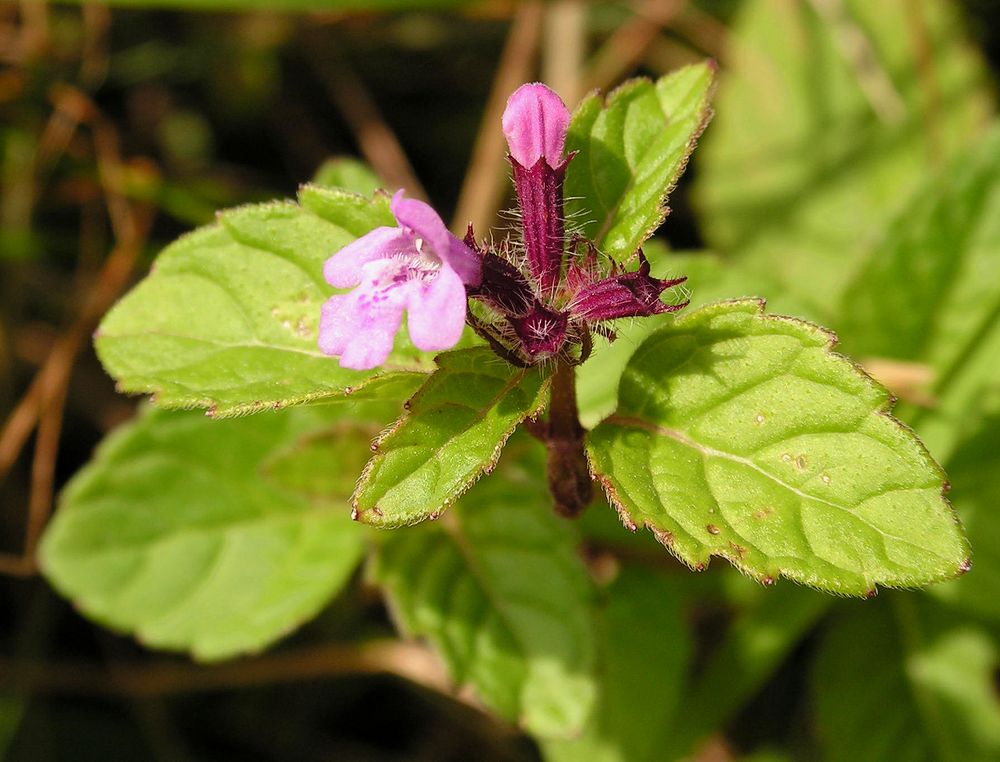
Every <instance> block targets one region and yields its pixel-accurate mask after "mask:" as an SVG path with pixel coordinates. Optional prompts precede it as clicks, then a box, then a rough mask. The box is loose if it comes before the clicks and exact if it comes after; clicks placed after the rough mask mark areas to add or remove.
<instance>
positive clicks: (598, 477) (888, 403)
mask: <svg viewBox="0 0 1000 762" xmlns="http://www.w3.org/2000/svg"><path fill="white" fill-rule="evenodd" d="M766 305H767V300H766V299H764V298H763V297H755V298H754V297H751V298H744V299H732V300H726V301H721V302H714V303H712V304H707V305H705V306H704V307H700V308H698V309H696V310H693V311H692V312H689V313H687V314H686V315H684V316H683V317H680V318H677V319H676V320H675V321H674V323H673V325H681V326H683V324H684V323H689V322H694V321H695V320H696V319H700V318H701V317H703V313H706V312H712V311H715V310H718V308H719V307H721V306H741V307H744V308H752V311H753V313H754V314H755V315H756V316H758V317H760V318H762V319H764V320H770V321H775V322H780V323H785V324H792V325H795V326H799V327H802V328H805V329H806V330H808V331H811V332H815V333H816V334H819V335H823V336H825V337H826V344H825V345H824V347H823V349H824V350H825V351H826V352H827V353H828V354H829V355H831V356H833V357H834V358H836V359H839V360H841V361H842V362H843V363H844V364H846V365H847V366H849V367H850V368H851V369H853V371H854V372H855V373H856V374H857V375H858V376H860V377H862V378H863V379H866V380H867V383H868V385H869V387H870V388H872V389H874V390H876V391H878V392H880V393H881V394H880V396H881V397H882V398H883V399H882V403H881V404H880V405H879V407H877V408H875V409H874V410H873V411H872V412H873V413H874V414H875V415H880V416H883V417H885V418H887V419H888V420H889V421H890V422H891V423H892V424H894V425H895V426H896V427H898V428H899V429H900V430H901V431H903V432H905V433H907V434H908V435H909V438H910V439H911V441H913V442H914V444H916V446H917V449H918V451H919V453H920V454H921V456H922V457H923V459H924V461H925V463H926V464H927V465H928V467H930V469H931V471H933V472H934V474H935V475H936V476H937V477H938V478H939V479H940V481H941V493H940V495H941V502H942V503H943V506H944V508H945V509H946V510H947V511H948V513H949V514H950V515H951V519H952V521H953V522H954V524H955V526H956V527H957V528H958V530H959V534H960V536H961V540H962V546H963V548H964V550H965V558H964V560H963V561H961V562H960V563H959V565H958V566H957V568H956V569H955V571H954V572H953V573H952V574H950V575H946V576H940V577H937V578H935V579H933V580H929V581H928V582H926V583H920V582H918V583H914V584H912V585H894V584H891V583H884V582H882V583H879V584H881V586H882V587H886V588H890V589H908V588H914V587H918V586H921V585H923V584H931V583H933V582H944V581H946V580H949V579H955V578H957V577H960V576H962V575H963V574H965V573H966V572H968V571H969V570H970V569H971V568H972V550H971V547H970V546H969V540H968V537H967V536H966V534H965V531H964V528H963V526H962V521H961V519H960V518H959V516H958V513H957V512H956V511H955V508H954V506H952V504H951V502H950V501H949V500H948V498H947V493H948V491H949V490H950V489H951V484H950V483H949V482H948V477H947V474H946V473H945V471H944V469H943V468H942V467H941V465H940V464H939V463H938V462H937V461H936V460H935V459H934V457H933V456H932V455H931V453H930V451H928V449H927V447H926V446H925V445H924V443H923V441H921V439H920V437H919V436H917V434H916V432H915V431H914V430H913V429H912V428H910V427H909V426H907V425H906V424H905V423H903V421H901V420H899V419H898V418H895V417H894V416H893V415H892V408H893V406H894V405H895V403H896V398H895V397H894V396H893V395H892V394H891V393H890V392H889V391H888V390H887V389H886V388H885V387H884V386H882V385H881V384H880V383H878V381H876V380H875V379H874V378H872V377H871V376H870V375H869V374H868V373H867V372H866V371H865V370H864V368H862V367H861V366H860V365H859V364H858V363H856V362H854V361H853V360H851V359H850V358H849V357H846V356H844V355H842V354H840V353H839V352H834V351H833V348H834V347H835V346H836V344H837V341H838V339H837V334H836V333H834V332H833V331H831V330H830V329H829V328H824V327H822V326H819V325H816V324H815V323H811V322H809V321H808V320H802V319H801V318H794V317H788V316H786V315H772V314H767V313H766V312H765V307H766ZM746 311H747V312H750V311H751V309H746ZM661 330H662V329H661ZM658 333H660V330H657V331H654V332H653V333H652V334H650V335H649V336H648V337H647V338H646V341H648V340H649V339H652V338H653V337H655V336H656V335H657V334H658ZM641 346H642V345H641V344H640V347H641ZM636 351H638V349H637V350H636ZM617 417H618V416H617V414H612V415H610V416H608V417H607V418H605V419H604V421H602V423H603V422H611V423H614V422H615V420H616V418H617ZM586 452H587V464H588V467H589V469H590V475H591V478H592V479H594V480H595V481H596V482H598V483H599V484H600V485H601V488H602V489H603V490H604V494H605V495H606V496H607V498H608V502H609V503H610V504H611V506H612V507H613V508H614V509H615V511H616V512H617V513H618V517H619V519H621V522H622V525H623V526H624V527H625V528H626V529H628V530H629V531H630V532H633V533H634V532H636V531H638V529H639V525H638V524H637V523H636V522H635V520H634V519H633V518H632V517H631V516H630V515H629V512H628V508H627V507H626V505H625V502H624V501H623V499H622V498H621V496H620V495H619V494H618V490H617V489H616V488H615V485H614V483H613V479H612V478H611V477H609V476H606V475H605V474H602V473H601V472H600V471H599V470H598V469H597V468H596V466H595V464H594V456H593V455H592V453H591V446H590V443H589V438H588V443H587V448H586ZM642 526H643V527H644V528H646V529H649V530H650V532H652V533H653V536H654V537H655V538H656V540H657V542H659V543H660V544H661V545H662V546H663V547H664V548H666V549H667V550H668V551H670V554H671V555H673V556H674V557H675V558H676V559H677V560H678V561H680V562H681V563H683V564H684V565H685V566H687V567H688V568H689V569H691V570H692V571H705V569H707V568H708V565H709V563H710V561H711V558H712V556H716V557H719V558H722V559H724V560H726V561H728V562H729V563H730V564H732V565H733V566H734V567H735V568H736V569H737V570H738V571H739V572H740V573H742V574H744V575H746V576H748V577H750V578H751V579H754V580H756V581H757V582H760V583H761V584H763V585H765V586H769V585H773V584H774V583H775V582H776V579H775V577H774V576H771V575H770V574H764V575H760V574H758V573H757V572H756V571H755V570H754V569H751V568H749V567H747V566H746V565H744V564H743V563H742V560H741V558H740V556H739V554H738V553H735V552H733V553H729V552H727V551H726V550H725V549H721V550H717V551H712V552H710V553H709V554H708V558H707V559H706V560H705V561H704V562H697V563H693V564H692V563H690V562H688V561H687V559H685V558H684V557H682V556H681V555H680V554H679V553H678V551H677V550H676V549H675V548H674V547H673V538H672V536H671V534H670V532H667V531H661V530H659V529H657V528H656V527H654V526H653V525H652V524H651V523H650V522H649V521H648V520H646V521H643V523H642ZM775 572H776V574H777V576H778V577H784V578H785V579H790V580H792V581H793V582H797V583H799V584H804V585H806V586H808V587H812V588H814V589H817V590H822V591H823V592H827V593H833V594H836V595H842V596H843V597H854V596H851V595H849V594H847V593H844V592H842V591H836V590H831V589H828V588H820V587H818V586H816V585H815V584H813V583H811V582H809V581H807V580H804V579H799V578H798V576H797V575H795V574H794V573H791V574H790V573H789V570H787V569H783V568H781V567H780V566H779V567H778V568H777V569H776V570H775ZM877 593H878V589H877V585H873V586H872V588H871V589H870V590H868V591H867V592H866V593H865V594H864V596H863V597H868V598H871V597H874V596H875V595H876V594H877Z"/></svg>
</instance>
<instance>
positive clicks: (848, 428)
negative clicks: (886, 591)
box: [588, 300, 969, 595]
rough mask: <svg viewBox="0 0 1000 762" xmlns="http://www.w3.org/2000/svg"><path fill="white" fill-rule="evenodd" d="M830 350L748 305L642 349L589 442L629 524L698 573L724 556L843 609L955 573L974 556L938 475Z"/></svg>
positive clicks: (805, 327) (863, 381)
mask: <svg viewBox="0 0 1000 762" xmlns="http://www.w3.org/2000/svg"><path fill="white" fill-rule="evenodd" d="M832 343H833V337H832V335H831V334H829V333H828V332H826V331H824V330H823V329H821V328H818V327H816V326H813V325H810V324H809V323H804V322H801V321H797V320H793V319H791V318H783V317H777V316H771V315H764V314H763V306H762V304H761V303H760V302H758V301H753V300H747V301H742V302H722V303H719V304H714V305H709V306H707V307H703V308H701V309H699V310H696V311H694V312H691V313H688V314H687V315H685V316H684V317H682V318H680V319H678V320H677V321H675V322H674V323H673V324H672V325H669V326H666V327H664V328H662V329H660V331H658V332H657V333H655V334H654V335H653V336H651V337H650V338H649V339H647V340H646V342H645V343H644V344H643V345H642V346H641V347H640V348H639V350H638V351H637V352H636V354H635V355H634V356H633V357H632V359H631V361H630V362H629V365H628V366H627V368H626V370H625V374H624V375H623V377H622V382H621V386H620V390H619V396H620V403H619V408H618V412H617V413H616V414H615V415H614V416H612V417H611V418H609V419H608V420H607V421H605V422H604V423H602V424H601V425H600V426H598V427H597V428H596V429H594V430H593V431H592V432H591V435H590V438H589V444H588V449H589V452H590V455H591V457H592V459H593V468H594V471H595V473H596V474H597V477H598V478H599V479H601V480H602V482H604V484H605V486H606V489H607V492H608V495H609V498H610V499H611V500H612V502H613V503H614V504H615V505H616V506H617V507H618V509H619V512H620V514H621V516H622V518H623V520H624V521H625V522H626V524H628V525H634V526H648V527H650V528H651V529H652V530H653V532H654V533H655V534H656V535H657V537H658V538H659V539H660V540H661V542H663V544H664V545H665V546H666V547H668V548H669V549H670V550H671V551H672V552H673V553H674V554H675V555H676V556H677V557H678V558H680V559H681V560H683V561H684V562H685V563H687V564H689V565H691V566H693V567H696V568H702V567H704V565H706V564H707V563H708V560H709V558H710V556H713V555H717V556H722V557H724V558H726V559H728V560H729V561H730V562H732V563H733V564H734V565H735V566H737V567H738V568H740V569H741V570H744V571H746V572H747V573H749V574H751V575H753V576H755V577H757V578H758V579H761V580H763V581H765V582H767V581H773V580H774V579H775V578H777V577H778V576H779V575H784V576H787V577H789V578H791V579H794V580H796V581H798V582H802V583H804V584H807V585H810V586H813V587H817V588H819V589H822V590H829V591H833V592H838V593H842V594H848V595H865V594H870V593H872V592H873V591H874V589H875V586H876V585H885V586H915V585H922V584H927V583H930V582H934V581H940V580H942V579H946V578H949V577H954V576H956V575H957V574H959V573H960V572H961V570H962V569H963V568H965V565H966V563H967V560H968V556H969V549H968V546H967V544H966V541H965V539H964V537H963V535H962V532H961V530H960V528H959V526H958V523H957V519H956V517H955V514H954V512H953V511H952V509H951V507H950V505H949V504H948V502H947V501H946V500H945V499H944V498H943V496H942V491H943V488H944V484H945V478H944V473H943V472H942V471H941V468H940V467H939V466H938V465H937V464H936V463H935V462H934V461H933V460H932V459H931V457H930V455H928V453H927V451H926V450H925V449H924V448H923V446H922V445H921V444H920V442H919V440H918V439H917V438H916V437H915V436H914V434H913V433H912V432H911V431H910V430H909V429H907V428H905V427H904V426H902V425H901V424H900V423H899V422H898V421H896V420H895V419H894V418H892V417H891V416H890V415H889V414H888V410H889V407H890V404H891V403H890V400H889V396H888V394H887V392H886V391H885V390H884V389H882V388H881V387H879V386H878V385H877V384H875V383H874V382H873V381H872V380H871V379H870V378H868V377H867V376H865V375H864V374H863V373H861V372H860V371H859V370H858V369H857V368H856V367H855V366H853V365H852V364H851V363H850V362H848V361H847V360H845V359H844V358H843V357H840V356H839V355H836V354H834V353H832V352H831V351H830V348H831V345H832Z"/></svg>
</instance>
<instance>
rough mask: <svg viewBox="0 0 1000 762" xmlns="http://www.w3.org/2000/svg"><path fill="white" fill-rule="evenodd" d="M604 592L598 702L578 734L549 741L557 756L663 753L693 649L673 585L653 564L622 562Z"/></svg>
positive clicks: (627, 761)
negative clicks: (663, 735)
mask: <svg viewBox="0 0 1000 762" xmlns="http://www.w3.org/2000/svg"><path fill="white" fill-rule="evenodd" d="M607 598H608V602H607V606H606V608H605V609H604V611H603V612H601V616H600V618H599V628H598V632H599V636H600V644H601V649H602V657H601V683H600V692H599V694H598V703H597V706H596V707H595V709H594V712H593V713H592V714H591V717H590V722H589V723H588V725H587V728H586V729H585V730H584V732H583V734H582V735H581V736H580V737H579V738H574V739H572V740H553V741H550V742H548V743H546V744H545V745H544V747H543V748H544V751H545V757H546V759H549V760H553V761H554V762H559V760H566V761H567V762H598V761H600V762H613V761H620V762H642V761H643V760H648V762H654V760H662V759H664V757H663V756H662V750H663V748H662V746H661V745H660V744H659V743H658V735H659V734H660V733H661V732H662V730H663V727H664V726H665V725H667V724H668V723H669V722H670V721H671V720H672V719H673V715H674V712H675V711H676V709H677V707H678V704H679V703H680V700H681V688H682V685H683V682H684V675H685V671H686V670H687V668H688V658H689V657H690V654H691V638H690V635H689V634H688V631H687V625H686V623H685V622H684V619H683V617H682V614H681V609H680V605H679V603H678V601H677V595H676V593H675V591H674V586H673V585H672V584H670V582H669V581H668V580H666V579H665V578H664V576H663V575H658V574H656V573H653V572H650V571H649V570H648V569H637V568H635V567H625V568H624V569H623V570H622V572H621V574H620V575H619V577H618V578H617V579H616V580H615V581H614V583H613V584H612V585H611V586H610V587H609V588H608V590H607Z"/></svg>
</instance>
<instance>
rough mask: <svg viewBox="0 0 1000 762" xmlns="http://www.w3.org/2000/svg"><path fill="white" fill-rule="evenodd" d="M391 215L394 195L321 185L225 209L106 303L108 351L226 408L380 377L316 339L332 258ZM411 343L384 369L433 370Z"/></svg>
mask: <svg viewBox="0 0 1000 762" xmlns="http://www.w3.org/2000/svg"><path fill="white" fill-rule="evenodd" d="M392 224H394V223H393V218H392V215H391V214H390V213H389V207H388V199H387V198H386V197H384V196H376V197H375V198H373V199H366V198H363V197H361V196H357V195H354V194H351V193H346V192H343V191H337V190H327V189H322V188H318V187H312V186H306V187H304V188H303V189H302V191H301V193H300V194H299V204H294V203H291V202H283V203H278V202H276V203H270V204H258V205H255V206H244V207H240V208H238V209H233V210H230V211H227V212H223V213H221V214H220V215H219V222H217V223H216V224H214V225H210V226H207V227H204V228H200V229H198V230H196V231H194V232H193V233H191V234H190V235H187V236H185V237H183V238H181V239H180V240H178V241H177V242H175V243H174V244H172V245H171V246H168V247H167V248H166V249H165V250H164V251H163V253H162V254H160V256H159V257H158V258H157V260H156V264H155V266H154V269H153V271H152V272H151V273H150V274H149V276H148V277H147V278H146V279H145V280H143V281H142V282H141V283H140V284H139V285H138V286H136V288H135V289H133V290H132V291H131V292H130V293H129V294H128V295H126V296H125V298H124V299H122V300H121V301H120V302H119V303H118V304H117V305H116V306H115V307H114V308H113V309H112V310H111V311H110V312H109V313H108V314H107V316H106V317H105V318H104V321H103V322H102V323H101V326H100V328H99V330H98V332H97V334H96V338H95V344H96V347H97V352H98V355H99V356H100V358H101V361H102V362H103V363H104V367H105V368H106V369H107V371H108V373H110V374H111V375H112V376H114V378H115V379H116V380H117V381H118V385H119V388H120V389H121V390H122V391H125V392H131V393H152V394H154V395H155V398H156V402H157V403H158V404H160V405H163V406H165V407H175V408H176V407H208V408H210V409H211V410H212V411H213V412H214V413H215V414H217V415H220V416H225V415H234V414H240V413H247V412H254V411H257V410H260V409H262V408H266V407H281V406H284V405H289V404H295V403H299V402H305V401H308V400H311V399H316V398H319V397H329V396H336V395H342V394H345V393H349V392H350V391H351V390H353V389H357V388H358V387H360V386H362V385H366V384H368V385H370V384H371V383H372V382H373V379H374V378H376V376H377V374H376V373H373V372H368V371H366V372H359V371H352V370H346V369H344V368H341V367H340V366H339V365H338V364H337V362H336V361H335V360H332V359H331V358H329V357H327V356H325V355H324V354H322V353H321V352H320V351H319V349H318V348H317V346H316V332H317V325H318V322H319V314H320V306H321V305H322V304H323V301H324V300H325V299H326V298H327V297H328V296H329V295H330V293H331V289H330V288H329V287H328V286H327V285H326V284H325V283H324V282H323V274H322V271H323V262H324V261H325V260H326V259H327V258H328V257H329V256H330V254H332V253H333V252H335V251H337V250H338V249H340V248H341V247H343V246H344V245H346V244H348V243H350V242H351V241H353V240H354V239H355V238H357V237H358V236H360V235H363V234H364V233H367V232H368V231H369V230H371V229H372V228H374V227H377V226H379V225H392ZM397 341H398V343H399V344H402V341H400V340H397ZM403 346H404V348H402V349H398V350H397V352H396V353H395V354H394V355H392V356H391V357H390V358H389V363H387V365H386V367H385V368H383V373H382V376H381V377H383V378H386V379H389V378H393V377H398V376H399V375H400V373H392V371H428V370H430V361H429V358H428V357H427V356H425V355H422V354H421V353H420V352H418V351H416V350H415V349H413V348H412V347H410V346H409V345H408V344H406V345H403ZM406 347H408V348H406Z"/></svg>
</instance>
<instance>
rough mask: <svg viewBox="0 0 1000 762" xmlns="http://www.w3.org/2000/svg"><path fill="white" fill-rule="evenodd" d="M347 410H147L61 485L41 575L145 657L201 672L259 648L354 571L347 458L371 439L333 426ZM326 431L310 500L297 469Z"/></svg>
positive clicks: (359, 533)
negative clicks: (226, 416) (218, 413)
mask: <svg viewBox="0 0 1000 762" xmlns="http://www.w3.org/2000/svg"><path fill="white" fill-rule="evenodd" d="M343 410H344V408H343V407H340V406H335V407H327V408H323V409H321V408H299V409H295V410H285V411H282V412H280V413H269V414H265V415H261V416H255V417H253V418H245V419H239V420H230V421H211V420H209V419H207V418H205V416H204V415H201V414H196V413H188V412H168V411H158V410H153V409H147V410H146V411H145V412H144V413H143V415H142V416H141V417H140V418H139V419H138V420H137V421H135V422H134V423H131V424H129V425H127V426H125V427H123V428H122V429H121V430H119V431H118V432H117V433H115V434H113V435H112V436H111V437H110V438H109V439H108V440H106V441H105V443H104V444H102V446H101V447H100V449H99V450H98V453H97V455H96V457H95V459H94V460H93V462H91V463H90V464H89V465H88V466H86V467H85V468H84V469H83V470H81V471H80V472H79V473H78V474H77V475H76V477H74V479H73V480H72V481H71V482H70V484H69V485H68V486H67V488H66V490H65V492H64V493H63V495H62V498H61V500H60V507H59V511H58V512H57V513H56V516H55V518H54V520H53V521H52V523H51V524H50V525H49V527H48V529H47V531H46V533H45V536H44V540H43V542H42V546H41V555H40V559H41V565H42V569H43V571H44V573H45V576H46V577H47V578H48V580H49V581H50V582H51V583H52V585H53V586H54V587H55V588H56V589H57V590H59V592H60V593H62V594H63V595H65V596H66V597H68V598H70V599H71V600H72V601H73V602H74V603H75V604H76V605H77V606H78V607H79V609H80V610H81V611H82V612H83V613H85V614H86V615H87V616H89V617H91V618H93V619H95V620H97V621H98V622H100V623H101V624H104V625H105V626H107V627H110V628H112V629H114V630H118V631H121V632H127V633H131V634H133V635H135V637H137V638H138V639H139V640H140V641H142V642H143V643H145V644H146V645H148V646H151V647H154V648H165V649H171V650H185V651H190V652H191V653H192V654H193V655H194V656H195V657H196V658H198V659H203V660H215V659H222V658H226V657H230V656H235V655H237V654H241V653H245V652H248V651H259V650H260V649H262V648H265V647H266V646H268V645H269V644H270V643H272V642H274V641H275V640H277V639H278V638H280V637H281V636H283V635H285V634H286V633H288V632H289V631H290V630H292V629H294V628H295V627H297V626H298V625H300V624H301V623H302V622H304V621H306V620H308V619H309V618H311V617H312V616H314V615H315V614H316V613H317V612H318V611H319V610H320V608H321V607H322V606H323V605H325V604H326V602H327V601H329V600H330V598H332V597H333V596H334V595H335V594H336V593H337V591H338V590H339V589H340V588H341V587H342V586H343V585H344V584H345V583H346V581H347V580H348V579H349V577H350V575H351V573H352V571H353V570H354V568H355V567H356V566H357V564H358V563H359V561H360V560H361V555H362V552H363V547H364V545H363V530H362V528H361V527H359V526H358V525H356V524H354V523H353V522H351V520H350V509H349V506H348V495H349V494H350V491H351V488H352V486H353V484H354V480H355V478H356V476H357V469H358V468H359V467H360V463H361V459H360V458H358V457H356V456H355V457H354V458H353V460H354V461H355V462H354V463H352V457H351V455H352V453H366V452H367V449H368V440H369V438H370V436H371V435H372V427H371V425H370V424H355V423H350V422H347V421H342V420H339V416H340V415H341V413H342V411H343ZM330 426H334V427H335V428H334V429H333V431H334V432H335V433H336V435H337V437H338V439H337V445H338V447H337V448H331V449H329V450H328V451H327V453H326V454H327V458H326V462H325V463H324V464H323V469H324V471H323V475H324V479H325V480H326V481H325V482H324V483H323V484H322V485H321V486H322V488H323V490H324V493H326V494H325V497H323V498H322V499H320V498H317V497H315V496H314V495H313V494H311V493H312V492H313V491H314V488H313V486H311V478H312V477H310V475H309V474H308V473H305V472H303V471H302V470H301V468H299V469H298V470H296V469H295V468H294V467H293V466H294V464H295V462H296V459H297V458H298V457H299V453H297V452H296V449H297V448H299V447H301V446H309V447H313V446H315V445H316V443H317V442H319V441H321V440H317V439H316V437H317V436H319V435H320V434H322V433H323V432H327V431H330ZM338 451H339V457H333V456H334V454H335V453H337V452H338ZM345 454H346V455H345ZM307 459H309V458H308V457H307ZM315 460H316V459H315V458H312V459H311V460H310V462H314V461H315ZM316 465H317V466H318V465H319V464H318V463H316Z"/></svg>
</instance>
